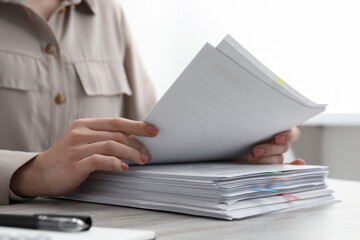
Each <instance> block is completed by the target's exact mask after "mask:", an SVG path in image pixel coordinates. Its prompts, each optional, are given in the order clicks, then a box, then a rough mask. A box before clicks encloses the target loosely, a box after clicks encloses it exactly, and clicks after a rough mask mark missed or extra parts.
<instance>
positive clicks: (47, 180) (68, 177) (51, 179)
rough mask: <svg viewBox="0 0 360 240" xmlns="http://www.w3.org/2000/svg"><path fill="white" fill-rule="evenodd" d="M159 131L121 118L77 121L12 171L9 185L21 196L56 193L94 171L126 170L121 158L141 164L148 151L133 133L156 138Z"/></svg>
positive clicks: (148, 159)
mask: <svg viewBox="0 0 360 240" xmlns="http://www.w3.org/2000/svg"><path fill="white" fill-rule="evenodd" d="M158 131H159V130H158V129H157V128H156V127H154V126H152V125H150V124H148V123H145V122H139V121H131V120H128V119H124V118H103V119H96V118H92V119H79V120H76V121H74V122H73V124H72V125H71V126H70V127H69V129H68V130H67V131H66V132H65V133H64V135H63V136H62V137H61V138H60V139H59V140H58V141H57V142H56V143H55V144H54V145H53V146H52V147H51V148H49V149H48V150H46V151H45V152H43V153H41V154H39V155H38V156H36V157H35V158H34V159H32V160H30V161H29V162H28V163H26V164H25V165H23V166H22V167H21V168H19V169H18V170H17V171H16V172H15V173H14V175H13V177H12V179H11V183H10V188H11V190H12V191H13V192H14V193H15V194H16V195H18V196H22V197H36V196H59V195H63V194H66V193H68V192H70V191H72V190H73V189H75V188H76V187H77V186H79V185H80V184H81V183H82V182H84V181H85V180H86V178H87V177H88V176H89V174H91V173H92V172H94V171H96V170H109V171H125V170H127V169H128V165H127V164H126V163H125V162H124V161H123V160H129V161H131V162H133V163H137V164H140V165H143V164H145V163H147V162H149V161H150V160H151V158H152V157H151V154H150V153H149V152H148V151H147V149H146V147H145V146H144V145H143V144H142V143H140V142H139V141H138V140H136V139H135V138H134V137H133V136H143V137H155V136H156V135H157V134H158Z"/></svg>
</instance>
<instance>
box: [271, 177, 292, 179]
mask: <svg viewBox="0 0 360 240" xmlns="http://www.w3.org/2000/svg"><path fill="white" fill-rule="evenodd" d="M274 178H275V179H290V178H287V177H274Z"/></svg>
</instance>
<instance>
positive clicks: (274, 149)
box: [239, 127, 305, 165]
mask: <svg viewBox="0 0 360 240" xmlns="http://www.w3.org/2000/svg"><path fill="white" fill-rule="evenodd" d="M299 137H300V131H299V129H298V128H297V127H294V128H292V129H290V130H287V131H284V132H281V133H278V134H276V135H275V136H274V138H273V139H272V140H270V141H268V142H265V143H262V144H258V145H256V146H254V147H253V149H252V151H251V152H250V153H249V154H248V155H247V156H246V157H244V158H242V159H239V160H240V161H246V162H249V163H270V164H271V163H272V164H282V163H283V162H284V156H283V154H284V153H285V152H287V150H288V149H289V143H290V142H293V141H296V140H297V139H298V138H299ZM290 164H296V165H304V164H305V162H304V160H301V159H297V160H295V161H293V162H291V163H290Z"/></svg>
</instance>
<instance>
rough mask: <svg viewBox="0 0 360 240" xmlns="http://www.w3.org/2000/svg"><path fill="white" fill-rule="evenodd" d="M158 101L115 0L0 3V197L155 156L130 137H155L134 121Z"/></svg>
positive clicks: (280, 137) (266, 146)
mask: <svg viewBox="0 0 360 240" xmlns="http://www.w3.org/2000/svg"><path fill="white" fill-rule="evenodd" d="M155 99H156V98H155V94H154V89H153V87H152V85H151V83H150V81H149V79H148V77H147V75H146V73H145V71H144V69H143V66H142V64H141V61H140V59H139V57H138V55H137V52H136V49H135V47H134V45H133V43H132V40H131V37H130V34H129V31H128V28H127V24H126V21H125V19H124V15H123V13H122V11H121V9H120V7H119V6H117V4H116V3H114V2H113V1H110V0H101V1H100V0H64V1H60V0H26V1H25V0H23V1H19V0H0V112H1V119H0V129H1V137H0V149H2V150H0V175H1V182H0V204H7V203H8V202H9V199H14V200H17V199H22V198H29V197H36V196H58V195H62V194H65V193H67V192H69V191H71V190H73V189H74V188H76V187H77V186H78V185H79V184H80V183H81V182H83V181H84V180H85V179H86V178H87V177H88V175H89V174H90V173H91V172H93V171H96V170H112V171H125V170H127V169H128V165H127V164H126V163H125V162H123V161H122V160H120V159H125V160H129V161H131V162H134V163H137V164H140V165H143V164H146V163H147V162H149V161H150V160H151V158H152V157H151V154H150V153H149V152H148V151H147V149H146V147H145V146H144V145H143V144H141V143H140V142H138V141H137V140H135V138H134V137H133V136H145V137H156V135H157V134H158V131H159V130H158V129H157V128H156V127H155V126H152V125H151V124H148V123H145V122H141V121H135V120H137V119H142V118H143V116H144V115H145V113H146V112H147V111H149V109H150V108H151V107H152V106H153V104H155ZM130 119H133V120H130ZM298 137H299V131H298V129H297V128H293V129H291V130H289V131H286V132H283V133H279V134H277V135H276V136H275V137H274V140H273V141H271V142H267V143H263V144H260V145H258V146H255V147H254V150H253V152H252V153H250V154H249V155H248V156H246V157H244V158H243V159H241V160H242V161H249V162H253V163H282V161H283V156H282V154H283V153H284V152H286V151H287V149H288V143H289V142H291V141H294V140H296V139H297V138H298ZM293 164H303V161H302V160H297V161H294V162H293Z"/></svg>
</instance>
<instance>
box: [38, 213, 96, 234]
mask: <svg viewBox="0 0 360 240" xmlns="http://www.w3.org/2000/svg"><path fill="white" fill-rule="evenodd" d="M34 216H36V217H37V218H38V228H39V229H44V230H52V231H54V230H55V231H63V232H80V231H86V230H89V229H90V227H91V224H92V221H91V218H90V217H89V216H69V215H55V214H49V215H48V214H36V215H34Z"/></svg>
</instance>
